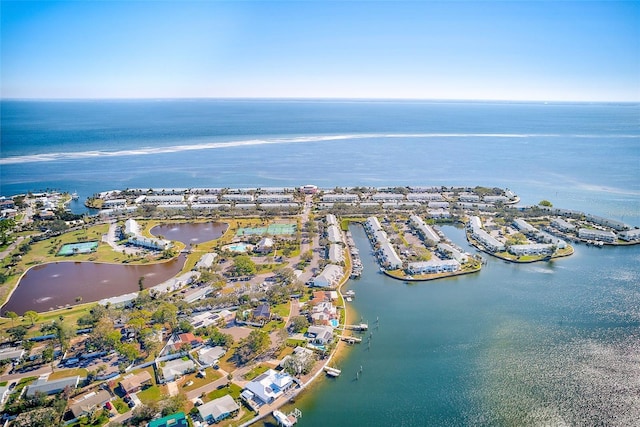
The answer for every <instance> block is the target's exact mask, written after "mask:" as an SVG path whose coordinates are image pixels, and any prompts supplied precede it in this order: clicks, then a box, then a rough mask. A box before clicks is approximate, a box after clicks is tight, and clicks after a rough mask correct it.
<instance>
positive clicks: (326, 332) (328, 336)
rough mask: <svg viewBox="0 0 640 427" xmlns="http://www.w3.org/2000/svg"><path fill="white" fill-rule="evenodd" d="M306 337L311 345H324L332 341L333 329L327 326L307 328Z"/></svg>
mask: <svg viewBox="0 0 640 427" xmlns="http://www.w3.org/2000/svg"><path fill="white" fill-rule="evenodd" d="M307 336H308V337H309V338H311V342H312V343H313V344H318V345H326V344H329V343H330V342H331V341H332V340H333V328H332V327H331V326H328V325H323V326H309V329H307Z"/></svg>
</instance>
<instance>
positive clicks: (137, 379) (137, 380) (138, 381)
mask: <svg viewBox="0 0 640 427" xmlns="http://www.w3.org/2000/svg"><path fill="white" fill-rule="evenodd" d="M152 383H153V380H152V378H151V374H150V373H149V371H141V372H140V373H138V374H135V375H129V376H126V377H124V378H123V379H122V380H121V381H120V388H121V389H122V391H124V392H125V393H126V394H130V393H135V392H138V391H140V390H142V387H144V386H145V385H151V384H152Z"/></svg>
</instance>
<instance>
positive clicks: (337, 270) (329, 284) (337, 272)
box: [313, 264, 344, 288]
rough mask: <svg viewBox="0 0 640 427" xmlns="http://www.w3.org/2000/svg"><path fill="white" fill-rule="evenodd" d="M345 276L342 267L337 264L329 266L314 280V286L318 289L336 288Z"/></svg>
mask: <svg viewBox="0 0 640 427" xmlns="http://www.w3.org/2000/svg"><path fill="white" fill-rule="evenodd" d="M342 276H344V272H343V271H342V267H340V266H339V265H335V264H327V265H326V266H325V267H324V269H323V270H322V272H321V273H320V274H319V275H318V276H316V277H315V278H314V279H313V286H315V287H318V288H335V287H336V286H338V283H340V279H342Z"/></svg>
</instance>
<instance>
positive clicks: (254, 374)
mask: <svg viewBox="0 0 640 427" xmlns="http://www.w3.org/2000/svg"><path fill="white" fill-rule="evenodd" d="M269 369H270V366H268V365H266V364H264V363H261V364H259V365H258V366H256V367H254V368H253V369H251V370H250V371H249V372H247V373H246V374H244V379H245V380H248V381H251V380H252V379H254V378H255V377H257V376H258V375H260V374H264V373H265V372H267V371H268V370H269Z"/></svg>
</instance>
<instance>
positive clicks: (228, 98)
mask: <svg viewBox="0 0 640 427" xmlns="http://www.w3.org/2000/svg"><path fill="white" fill-rule="evenodd" d="M179 100H183V101H207V100H225V101H380V102H498V103H542V104H544V103H551V104H561V103H571V104H639V103H640V99H639V100H634V101H630V100H624V101H623V100H570V99H502V98H501V99H487V98H476V99H473V98H401V97H398V98H388V97H387V98H385V97H371V98H363V97H287V96H283V97H250V96H237V97H236V96H219V97H216V96H203V97H65V98H63V97H7V98H4V97H0V101H2V102H4V101H48V102H53V101H179Z"/></svg>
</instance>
